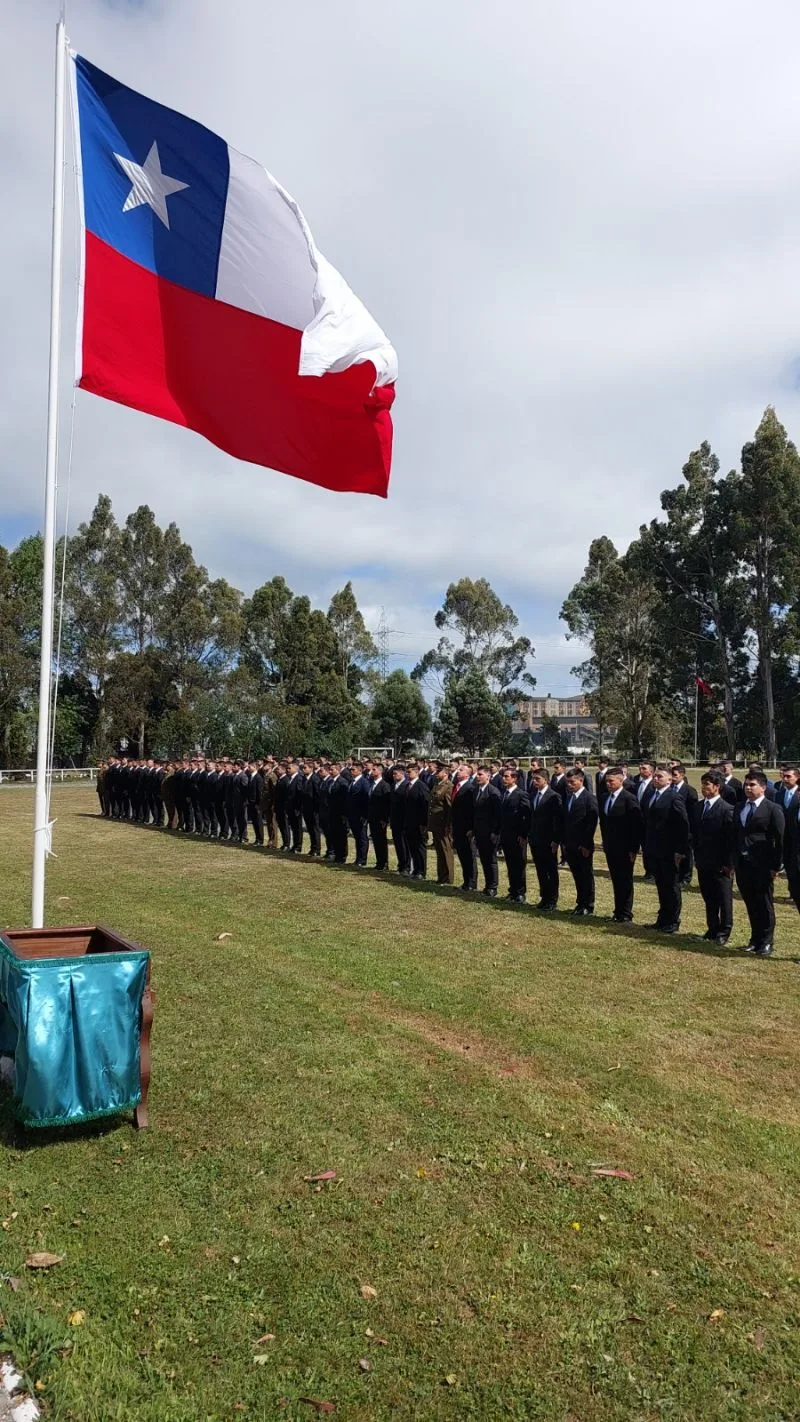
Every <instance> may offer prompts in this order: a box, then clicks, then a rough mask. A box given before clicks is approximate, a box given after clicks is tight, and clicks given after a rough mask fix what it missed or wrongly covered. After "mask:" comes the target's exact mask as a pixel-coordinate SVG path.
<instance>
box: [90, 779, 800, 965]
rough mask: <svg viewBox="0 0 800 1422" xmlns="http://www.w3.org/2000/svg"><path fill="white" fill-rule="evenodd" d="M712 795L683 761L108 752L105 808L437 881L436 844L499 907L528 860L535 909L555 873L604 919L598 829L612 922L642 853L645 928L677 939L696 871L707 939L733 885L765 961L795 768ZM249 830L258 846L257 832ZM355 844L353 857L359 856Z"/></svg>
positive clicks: (727, 906) (792, 849) (468, 887)
mask: <svg viewBox="0 0 800 1422" xmlns="http://www.w3.org/2000/svg"><path fill="white" fill-rule="evenodd" d="M700 786H701V793H700V795H699V796H698V793H697V791H696V790H695V789H694V787H693V786H691V785H690V784H689V783H688V781H687V779H686V771H685V767H684V766H683V765H682V764H681V763H680V762H679V761H670V762H669V763H654V762H651V761H649V760H642V761H641V762H640V763H639V766H638V771H637V773H636V774H634V775H630V774H629V773H628V767H627V765H625V764H624V763H623V764H612V763H611V761H610V760H608V759H607V758H602V757H601V759H600V761H599V764H598V768H597V771H596V772H595V773H594V774H592V773H590V771H589V770H588V768H587V765H586V762H585V761H584V760H582V759H581V758H579V757H576V759H575V761H574V763H572V764H569V765H568V764H566V763H565V762H564V761H562V760H555V761H554V762H553V764H552V767H551V768H549V769H548V768H547V767H546V766H545V765H544V764H543V762H541V761H537V760H533V761H532V763H531V768H530V769H529V770H528V771H527V772H526V771H525V770H523V769H521V768H520V766H519V764H518V762H517V761H516V760H514V759H507V760H504V761H499V760H493V761H490V762H489V763H488V764H485V763H481V762H478V761H475V760H467V759H464V758H462V757H454V758H453V759H452V760H451V761H449V762H445V761H442V760H417V759H413V758H412V759H409V760H407V761H404V762H395V761H392V760H389V759H384V760H381V761H377V760H370V759H366V760H361V761H359V760H357V759H355V758H353V757H349V758H348V759H347V760H346V761H331V760H324V759H316V758H309V757H306V758H305V759H303V758H300V757H298V758H297V759H288V758H287V759H283V760H276V759H275V758H274V757H273V756H267V757H265V758H263V759H259V760H250V761H246V760H243V759H233V758H231V757H230V756H223V757H222V758H221V759H219V760H208V759H205V758H203V757H199V756H192V757H188V758H184V759H182V760H177V761H170V762H168V763H159V762H157V761H155V760H153V759H148V760H130V759H128V758H127V757H125V756H119V757H111V758H110V759H109V760H108V761H105V762H103V763H102V765H101V766H100V770H99V773H98V779H97V793H98V796H99V799H100V810H101V813H102V814H103V815H105V816H106V817H108V818H110V819H117V820H130V821H135V822H138V823H141V824H153V825H156V826H160V827H164V828H166V829H168V830H170V831H172V832H174V833H180V834H187V835H200V836H204V837H206V838H209V839H220V840H232V841H235V842H237V843H240V844H247V843H253V844H254V845H256V846H263V845H265V844H266V846H267V847H268V848H270V849H280V850H282V851H283V852H284V853H286V854H298V855H299V854H302V853H303V852H304V847H305V846H306V844H307V849H306V850H305V852H306V853H307V855H308V857H310V858H312V859H313V858H325V859H328V860H333V861H334V862H336V863H337V864H345V863H347V861H348V858H349V856H350V854H351V853H352V854H354V856H355V863H356V865H358V866H360V867H362V868H366V867H367V855H368V852H369V846H370V843H371V844H372V849H373V852H374V855H375V866H374V867H375V868H376V869H377V870H380V871H386V870H388V869H389V868H390V862H389V845H390V841H391V846H392V849H393V853H394V857H395V860H396V863H395V865H394V866H392V867H393V868H394V869H395V870H396V872H397V873H399V874H401V875H405V876H407V877H408V878H410V879H417V880H420V879H425V878H426V876H427V861H428V855H427V850H428V843H429V841H430V842H431V843H432V846H433V850H434V853H435V860H436V879H437V882H438V883H439V884H454V883H455V882H456V878H455V871H456V864H457V865H458V868H459V871H460V877H461V888H462V889H463V891H464V892H466V893H473V892H477V891H478V888H479V878H480V879H482V887H481V892H482V893H483V895H484V896H486V897H487V898H496V897H497V895H498V892H499V863H498V861H499V860H502V861H503V863H504V866H505V872H506V878H507V897H508V898H509V899H510V900H511V901H512V902H514V903H517V904H525V903H526V902H527V884H528V855H529V854H530V859H531V861H532V864H533V868H534V872H535V876H536V882H537V885H538V891H539V900H538V902H537V904H536V906H535V907H536V908H537V909H538V910H540V911H541V912H542V913H551V912H553V911H555V910H556V909H557V908H558V905H559V901H560V898H561V887H560V878H559V872H560V870H564V869H566V870H568V871H569V873H570V875H571V878H572V881H573V883H574V887H575V896H576V902H575V906H574V908H573V909H572V913H573V914H574V915H576V916H578V917H588V916H590V915H592V914H593V913H594V911H595V869H594V856H595V848H596V837H597V830H598V827H599V831H600V841H601V844H602V848H603V851H604V853H605V858H606V863H607V866H608V872H609V876H610V879H611V885H612V888H613V896H614V911H613V914H612V915H611V917H612V919H613V921H614V922H616V923H632V922H633V919H634V871H635V867H636V862H637V859H638V858H639V856H640V855H641V861H642V867H643V869H644V882H645V883H652V884H654V885H655V888H656V891H657V895H658V916H657V918H656V920H655V922H654V923H652V924H650V925H648V926H649V927H651V928H653V929H655V930H658V931H660V932H661V933H667V934H674V933H677V932H678V931H679V929H680V924H681V910H682V892H681V891H682V889H683V888H685V887H686V886H687V885H688V884H689V883H690V882H691V880H692V876H693V874H694V872H695V870H696V872H697V878H698V885H699V889H700V893H701V895H702V898H703V902H704V904H705V911H706V923H707V931H706V933H705V935H704V937H705V939H706V940H707V941H709V942H715V943H717V944H720V945H724V944H726V943H727V942H728V940H729V938H730V936H731V932H732V929H733V884H734V880H735V882H736V884H737V886H738V889H739V892H740V894H741V897H742V899H743V901H744V905H745V908H746V911H747V916H748V920H749V925H750V940H749V942H748V944H747V948H746V950H745V951H746V952H748V953H751V954H753V955H754V956H755V957H758V958H767V957H769V956H770V955H771V953H772V950H773V943H774V935H775V907H774V888H773V886H774V880H775V878H776V876H777V875H778V874H779V873H780V872H781V871H782V870H783V869H784V867H785V872H786V877H787V881H788V887H789V893H790V896H791V898H792V899H793V901H794V902H795V904H796V905H797V906H798V907H800V770H798V768H797V767H796V766H793V765H787V766H784V767H783V768H782V770H781V779H780V781H778V782H777V783H775V784H773V782H771V781H770V780H769V779H768V777H767V776H766V774H765V772H764V769H763V767H762V766H761V765H758V764H753V765H751V766H749V767H748V769H747V771H746V773H745V775H744V777H743V779H742V780H740V779H738V778H737V777H736V776H735V775H734V773H733V765H732V764H731V762H730V761H723V762H721V763H719V764H717V765H714V766H711V767H709V769H708V770H706V771H704V773H703V775H702V776H701V781H700ZM251 828H252V831H253V840H252V841H250V836H249V831H250V829H251ZM351 847H352V848H351Z"/></svg>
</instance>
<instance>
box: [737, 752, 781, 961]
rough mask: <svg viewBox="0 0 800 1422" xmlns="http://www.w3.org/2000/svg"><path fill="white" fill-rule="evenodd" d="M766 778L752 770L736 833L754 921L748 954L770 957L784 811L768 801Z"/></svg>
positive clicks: (740, 874) (740, 875) (740, 878)
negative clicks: (775, 883) (774, 894)
mask: <svg viewBox="0 0 800 1422" xmlns="http://www.w3.org/2000/svg"><path fill="white" fill-rule="evenodd" d="M765 790H766V776H765V775H764V774H763V772H762V771H760V770H748V772H747V775H746V777H745V782H744V797H745V803H744V804H743V805H738V806H737V807H736V809H735V811H734V827H735V830H736V849H735V854H736V883H737V884H738V886H739V893H740V894H741V896H742V898H743V899H744V904H745V908H746V909H747V917H748V918H749V920H750V942H749V943H748V945H747V948H746V949H745V951H746V952H747V953H752V954H753V956H754V957H756V958H768V957H769V956H770V954H771V953H772V946H773V939H774V937H775V904H774V902H773V880H774V879H775V875H776V874H777V873H778V870H779V869H780V867H781V863H782V860H783V834H784V828H785V821H784V816H783V810H782V809H781V807H780V805H776V804H775V803H774V801H772V800H768V799H767V798H766V795H765V794H764V791H765Z"/></svg>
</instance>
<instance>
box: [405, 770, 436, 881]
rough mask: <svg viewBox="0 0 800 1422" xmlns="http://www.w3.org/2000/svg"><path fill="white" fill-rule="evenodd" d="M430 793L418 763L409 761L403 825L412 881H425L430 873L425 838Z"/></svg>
mask: <svg viewBox="0 0 800 1422" xmlns="http://www.w3.org/2000/svg"><path fill="white" fill-rule="evenodd" d="M430 793H431V792H430V790H429V789H428V787H427V785H426V784H425V782H424V780H421V779H420V774H419V766H418V765H417V762H416V761H415V760H412V761H409V765H408V785H407V787H406V793H405V799H404V801H403V825H404V828H405V836H406V844H407V846H408V854H409V859H410V860H411V878H412V879H424V878H426V876H427V872H428V864H427V859H428V856H427V853H426V850H425V836H426V833H427V827H428V800H429V799H430Z"/></svg>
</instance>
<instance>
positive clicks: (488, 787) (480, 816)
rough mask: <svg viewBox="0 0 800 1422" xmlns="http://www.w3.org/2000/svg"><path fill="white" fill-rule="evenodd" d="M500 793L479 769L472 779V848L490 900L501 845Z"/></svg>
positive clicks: (485, 771) (493, 889) (483, 768)
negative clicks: (473, 839) (479, 865)
mask: <svg viewBox="0 0 800 1422" xmlns="http://www.w3.org/2000/svg"><path fill="white" fill-rule="evenodd" d="M501 803H502V801H501V798H500V791H499V790H498V789H496V788H495V786H494V785H492V783H491V780H490V775H489V771H488V770H487V769H486V767H485V766H483V765H481V766H479V767H478V771H477V774H476V776H475V804H474V809H473V825H474V831H475V845H476V847H477V850H478V855H479V857H480V861H481V868H482V869H483V878H484V886H483V893H484V894H485V895H486V897H487V898H489V899H495V898H497V846H498V844H499V842H500V806H501Z"/></svg>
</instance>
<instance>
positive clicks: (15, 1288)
mask: <svg viewBox="0 0 800 1422" xmlns="http://www.w3.org/2000/svg"><path fill="white" fill-rule="evenodd" d="M5 1280H6V1283H7V1284H8V1287H9V1288H10V1290H11V1292H12V1294H18V1293H19V1287H20V1284H21V1282H22V1280H21V1279H17V1278H16V1277H15V1276H14V1275H13V1274H6V1276H5Z"/></svg>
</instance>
